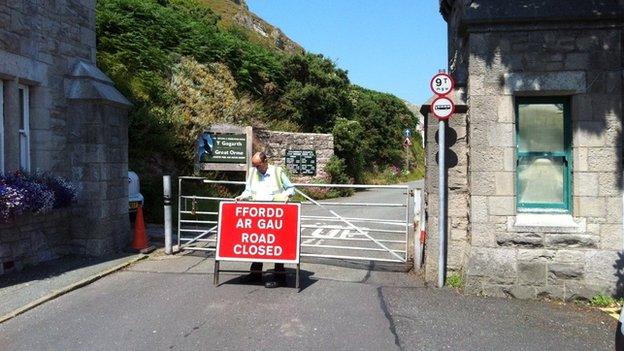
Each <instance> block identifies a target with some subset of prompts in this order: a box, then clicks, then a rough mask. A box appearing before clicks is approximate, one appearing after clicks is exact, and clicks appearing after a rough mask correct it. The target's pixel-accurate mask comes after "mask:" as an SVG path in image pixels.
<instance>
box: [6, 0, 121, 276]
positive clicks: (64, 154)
mask: <svg viewBox="0 0 624 351" xmlns="http://www.w3.org/2000/svg"><path fill="white" fill-rule="evenodd" d="M95 62H96V38H95V0H67V1H35V0H24V1H8V2H1V3H0V80H1V81H2V84H3V87H4V96H3V97H2V98H3V102H4V111H3V112H4V136H5V137H4V155H2V156H3V157H4V161H5V162H4V170H5V171H7V172H10V171H14V170H16V169H18V168H20V149H19V145H20V143H19V140H18V139H19V131H18V128H19V127H18V126H19V125H20V118H21V115H20V111H21V110H23V108H22V106H20V99H19V88H20V86H26V87H27V88H28V94H29V106H27V109H28V112H29V117H30V121H29V122H30V125H29V127H30V154H29V156H30V169H31V170H43V171H49V172H51V173H52V174H55V175H58V176H62V177H64V178H67V179H68V180H70V181H72V182H74V183H75V184H76V185H77V186H78V188H79V190H80V195H79V199H78V204H76V205H75V206H74V208H73V209H69V210H66V211H62V212H55V213H53V214H50V215H46V216H28V217H25V218H18V219H17V220H16V221H15V222H12V223H11V224H8V225H3V226H0V234H1V235H2V236H3V239H2V240H0V245H2V246H1V247H0V254H1V255H2V257H0V259H2V262H13V263H8V265H9V266H11V265H12V267H17V268H20V267H21V266H23V265H26V264H36V263H38V262H41V261H45V260H49V259H52V258H55V257H57V256H58V255H62V254H67V253H75V254H85V255H94V256H100V255H104V254H107V253H110V252H113V251H118V250H120V249H121V248H123V247H124V246H126V244H127V243H128V242H129V240H130V232H129V217H128V213H127V212H128V194H127V191H128V190H127V189H128V180H127V169H128V156H127V155H128V136H127V119H126V115H127V109H128V108H129V107H130V103H129V102H128V100H126V99H125V98H124V97H123V96H122V95H121V94H120V93H119V92H118V91H117V90H116V89H115V88H114V87H113V85H112V81H111V80H110V79H109V78H108V77H106V75H105V74H104V73H102V72H101V71H100V70H99V69H98V68H97V67H96V66H95ZM7 233H10V235H11V238H10V240H9V241H6V240H4V237H7V236H9V234H7ZM26 247H27V248H28V249H27V250H26V249H25V248H26Z"/></svg>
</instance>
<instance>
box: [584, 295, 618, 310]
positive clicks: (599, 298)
mask: <svg viewBox="0 0 624 351" xmlns="http://www.w3.org/2000/svg"><path fill="white" fill-rule="evenodd" d="M589 303H590V304H592V305H593V306H596V307H609V306H613V305H614V304H615V300H614V299H613V297H611V296H609V295H603V294H598V295H596V296H594V297H592V298H591V300H590V301H589Z"/></svg>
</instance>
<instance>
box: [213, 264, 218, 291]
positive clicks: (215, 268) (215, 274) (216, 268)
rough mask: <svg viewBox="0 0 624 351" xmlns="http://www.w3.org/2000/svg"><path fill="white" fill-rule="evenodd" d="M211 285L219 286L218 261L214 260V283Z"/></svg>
mask: <svg viewBox="0 0 624 351" xmlns="http://www.w3.org/2000/svg"><path fill="white" fill-rule="evenodd" d="M213 284H214V285H215V286H216V285H219V261H217V260H215V263H214V281H213Z"/></svg>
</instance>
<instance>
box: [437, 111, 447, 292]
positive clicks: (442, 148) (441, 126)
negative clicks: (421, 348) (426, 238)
mask: <svg viewBox="0 0 624 351" xmlns="http://www.w3.org/2000/svg"><path fill="white" fill-rule="evenodd" d="M438 144H439V152H438V166H439V174H438V180H439V184H438V190H439V194H440V196H439V197H440V199H439V202H438V208H439V209H440V210H439V216H438V238H439V240H438V242H439V247H438V250H439V252H438V287H440V288H441V287H443V286H444V275H445V267H446V169H445V168H446V162H445V161H446V123H445V121H444V120H440V122H439V123H438Z"/></svg>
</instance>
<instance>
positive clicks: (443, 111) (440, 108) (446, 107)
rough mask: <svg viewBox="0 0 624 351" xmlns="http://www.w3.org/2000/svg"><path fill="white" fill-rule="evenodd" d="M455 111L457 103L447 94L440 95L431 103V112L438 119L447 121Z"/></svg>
mask: <svg viewBox="0 0 624 351" xmlns="http://www.w3.org/2000/svg"><path fill="white" fill-rule="evenodd" d="M454 112H455V104H454V103H453V101H451V99H449V98H447V97H446V96H440V97H438V98H436V99H435V100H433V102H432V103H431V113H433V115H434V116H436V118H437V119H439V120H441V121H445V120H447V119H449V117H451V115H452V114H453V113H454Z"/></svg>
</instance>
